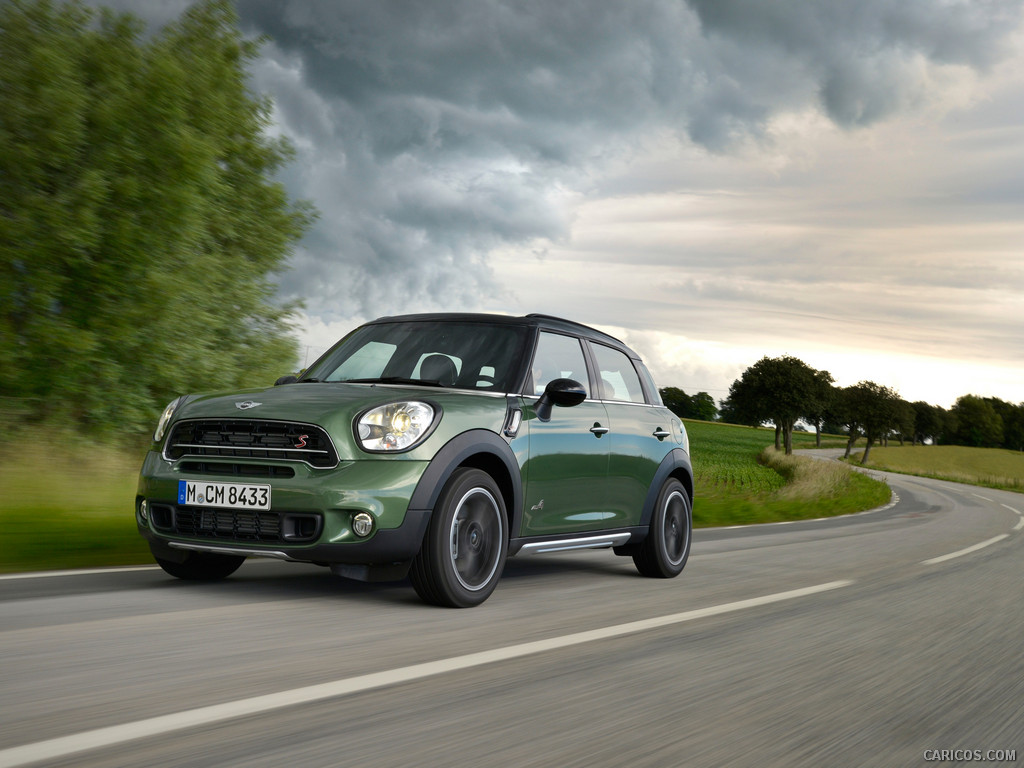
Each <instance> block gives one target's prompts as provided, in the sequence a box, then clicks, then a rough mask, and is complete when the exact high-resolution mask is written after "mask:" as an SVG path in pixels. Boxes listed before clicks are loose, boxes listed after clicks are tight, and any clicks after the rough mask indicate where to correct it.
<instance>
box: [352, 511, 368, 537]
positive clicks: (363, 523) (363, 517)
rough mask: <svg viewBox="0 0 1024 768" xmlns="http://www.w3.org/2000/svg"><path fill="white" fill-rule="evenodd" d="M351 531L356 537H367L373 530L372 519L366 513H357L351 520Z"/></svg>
mask: <svg viewBox="0 0 1024 768" xmlns="http://www.w3.org/2000/svg"><path fill="white" fill-rule="evenodd" d="M352 530H353V531H355V534H356V536H369V535H370V531H372V530H373V517H371V516H370V515H369V514H367V513H366V512H359V513H358V514H357V515H356V516H355V517H353V518H352Z"/></svg>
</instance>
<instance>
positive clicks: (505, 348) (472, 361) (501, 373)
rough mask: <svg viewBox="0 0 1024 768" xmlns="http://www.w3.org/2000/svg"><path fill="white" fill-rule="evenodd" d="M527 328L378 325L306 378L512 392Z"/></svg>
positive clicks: (359, 331)
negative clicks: (417, 384) (421, 384)
mask: <svg viewBox="0 0 1024 768" xmlns="http://www.w3.org/2000/svg"><path fill="white" fill-rule="evenodd" d="M525 341H526V328H525V327H523V326H517V325H510V324H498V323H494V324H491V323H474V322H451V321H411V322H395V323H373V324H370V325H365V326H363V327H362V328H359V329H357V330H355V331H353V332H352V333H351V334H350V335H349V336H348V337H346V338H345V339H344V340H343V341H342V342H341V343H340V344H339V345H338V346H337V347H335V348H334V349H332V350H331V351H330V352H329V353H328V354H327V355H325V356H324V357H323V358H321V359H320V360H318V361H317V362H316V363H314V365H313V366H312V367H311V368H310V369H309V370H308V371H306V373H305V374H304V375H303V376H302V379H303V380H316V381H339V382H340V381H358V382H367V381H381V382H400V383H419V382H422V383H424V384H430V385H433V386H441V387H452V388H455V389H477V390H484V391H492V392H509V391H511V390H512V388H513V387H515V386H516V372H517V369H518V368H519V365H520V360H521V359H522V355H523V347H524V345H525Z"/></svg>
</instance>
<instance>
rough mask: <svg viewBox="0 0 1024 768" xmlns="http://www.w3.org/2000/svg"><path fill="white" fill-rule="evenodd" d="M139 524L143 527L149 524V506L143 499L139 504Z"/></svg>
mask: <svg viewBox="0 0 1024 768" xmlns="http://www.w3.org/2000/svg"><path fill="white" fill-rule="evenodd" d="M139 522H140V523H142V524H143V525H145V524H146V523H148V522H149V504H148V503H147V501H146V500H145V499H143V500H142V501H140V502H139Z"/></svg>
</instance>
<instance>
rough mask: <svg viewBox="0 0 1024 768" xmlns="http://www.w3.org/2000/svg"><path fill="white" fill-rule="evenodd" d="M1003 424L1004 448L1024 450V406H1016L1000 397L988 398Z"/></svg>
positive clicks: (987, 400)
mask: <svg viewBox="0 0 1024 768" xmlns="http://www.w3.org/2000/svg"><path fill="white" fill-rule="evenodd" d="M985 401H986V402H988V403H990V404H991V405H992V407H993V408H994V409H995V411H996V413H997V414H999V418H1000V420H1001V421H1002V423H1003V442H1002V447H1003V448H1009V449H1010V450H1012V451H1021V450H1024V404H1021V405H1014V404H1013V403H1008V402H1006V401H1005V400H1000V399H999V398H998V397H986V398H985Z"/></svg>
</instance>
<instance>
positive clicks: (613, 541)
mask: <svg viewBox="0 0 1024 768" xmlns="http://www.w3.org/2000/svg"><path fill="white" fill-rule="evenodd" d="M646 537H647V528H646V527H643V528H639V527H638V528H616V529H613V530H608V531H586V532H584V533H578V534H573V535H571V536H565V535H561V536H558V535H556V536H529V537H524V538H519V539H512V540H511V541H509V543H508V553H509V557H512V556H513V555H517V554H526V555H542V554H546V553H548V552H567V551H570V550H574V549H608V548H610V547H615V548H619V547H623V546H627V545H629V544H638V543H640V542H641V541H643V540H644V539H645V538H646Z"/></svg>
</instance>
